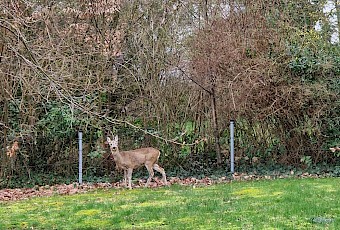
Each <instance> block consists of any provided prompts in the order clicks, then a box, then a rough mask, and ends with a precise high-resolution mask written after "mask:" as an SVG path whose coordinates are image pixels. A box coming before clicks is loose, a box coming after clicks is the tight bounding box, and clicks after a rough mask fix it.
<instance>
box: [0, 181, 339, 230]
mask: <svg viewBox="0 0 340 230" xmlns="http://www.w3.org/2000/svg"><path fill="white" fill-rule="evenodd" d="M0 229H340V178H325V179H278V180H262V181H249V182H232V183H226V184H217V185H212V186H207V187H192V186H180V185H172V186H170V187H163V188H157V189H134V190H125V189H120V190H117V189H108V190H96V191H92V192H89V193H86V194H78V195H70V196H57V195H56V196H53V197H41V198H32V199H29V200H22V201H15V202H14V201H10V202H1V203H0Z"/></svg>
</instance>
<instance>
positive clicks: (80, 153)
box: [78, 130, 83, 184]
mask: <svg viewBox="0 0 340 230" xmlns="http://www.w3.org/2000/svg"><path fill="white" fill-rule="evenodd" d="M78 143H79V167H78V169H79V171H78V172H79V173H78V177H79V184H82V183H83V132H82V131H81V130H79V131H78Z"/></svg>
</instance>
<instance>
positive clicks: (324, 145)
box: [0, 0, 340, 187]
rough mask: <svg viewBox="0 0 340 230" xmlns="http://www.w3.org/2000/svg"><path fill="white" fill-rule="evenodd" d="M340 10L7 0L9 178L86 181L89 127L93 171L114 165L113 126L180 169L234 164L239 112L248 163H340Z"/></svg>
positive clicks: (131, 144)
mask: <svg viewBox="0 0 340 230" xmlns="http://www.w3.org/2000/svg"><path fill="white" fill-rule="evenodd" d="M327 2H332V3H333V8H332V9H331V10H330V11H327V12H325V10H324V9H325V4H326V3H327ZM339 5H340V3H339V1H338V0H333V1H316V0H315V1H314V0H313V1H310V0H290V1H288V0H273V1H266V0H211V1H208V0H204V1H203V0H195V1H192V0H187V1H178V0H170V1H163V0H149V1H146V0H136V1H129V0H116V1H115V0H95V1H89V0H82V1H79V0H74V1H65V0H55V1H47V0H40V1H39V0H29V1H22V0H2V1H1V2H0V82H1V87H0V186H1V187H9V186H12V183H13V181H18V180H22V181H24V182H23V183H26V182H27V181H30V180H33V178H35V179H36V180H40V181H42V182H43V181H46V180H50V182H52V183H53V182H54V181H53V180H57V179H56V178H59V177H61V178H69V179H70V181H73V180H74V178H75V177H76V175H77V172H78V168H77V164H78V145H77V142H78V140H77V138H78V137H77V132H78V130H83V132H84V134H83V137H84V140H83V141H84V155H85V156H84V160H83V162H84V170H85V172H84V173H85V176H88V177H92V178H94V177H102V176H108V175H112V174H114V172H115V166H114V163H113V162H112V160H111V159H110V158H109V153H108V148H107V146H106V145H105V138H106V135H112V134H113V133H115V134H118V135H119V136H120V140H121V143H120V145H121V147H120V148H121V149H125V150H127V149H133V148H138V147H143V146H154V147H157V148H159V149H160V150H161V152H162V156H161V159H160V161H161V162H160V163H161V165H162V166H164V168H165V169H166V170H167V172H172V173H174V174H176V173H183V172H186V173H189V174H190V173H197V172H202V173H208V172H212V171H214V170H216V169H218V168H223V169H225V168H226V162H228V159H229V150H228V149H229V120H231V119H233V120H235V122H236V137H235V138H236V140H235V147H236V160H237V162H236V163H237V165H238V167H239V169H240V170H241V168H242V167H243V168H250V167H268V166H270V165H285V166H289V167H301V168H308V167H312V166H315V165H323V166H327V167H328V166H332V167H333V166H335V167H337V168H338V170H339V172H340V169H339V152H335V153H332V152H330V151H329V148H330V147H334V146H337V145H340V128H339V127H340V116H339V114H340V97H339V95H340V77H339V71H340V46H339V33H340V32H339V31H340V29H339V25H340V23H339V21H340V16H339V14H340V8H339ZM331 17H333V18H334V17H335V18H336V19H337V21H331V20H330V18H331ZM316 25H319V26H318V27H316ZM334 34H335V35H334ZM334 36H335V37H337V39H334ZM15 141H18V143H19V150H18V151H16V152H15V154H6V153H7V149H6V147H7V146H9V147H11V146H12V145H13V143H14V142H15ZM37 175H40V176H37ZM55 182H57V181H55Z"/></svg>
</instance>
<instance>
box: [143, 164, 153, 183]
mask: <svg viewBox="0 0 340 230" xmlns="http://www.w3.org/2000/svg"><path fill="white" fill-rule="evenodd" d="M145 167H146V169H147V170H148V172H149V178H148V180H147V181H146V184H145V187H148V186H149V183H150V182H151V180H152V178H153V176H154V172H153V169H152V167H151V166H150V165H147V164H145Z"/></svg>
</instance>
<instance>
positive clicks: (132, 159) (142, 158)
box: [107, 136, 167, 189]
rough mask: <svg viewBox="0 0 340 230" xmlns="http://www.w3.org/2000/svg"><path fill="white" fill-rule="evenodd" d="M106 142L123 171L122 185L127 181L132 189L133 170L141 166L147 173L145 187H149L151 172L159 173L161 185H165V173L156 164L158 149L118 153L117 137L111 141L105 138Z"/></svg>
mask: <svg viewBox="0 0 340 230" xmlns="http://www.w3.org/2000/svg"><path fill="white" fill-rule="evenodd" d="M107 142H108V144H109V145H110V151H111V154H112V156H113V159H114V161H115V162H116V165H117V167H118V168H121V169H123V170H124V184H125V186H126V181H127V180H128V187H129V189H131V188H132V187H131V177H132V171H133V169H135V168H138V167H140V166H142V165H145V167H146V169H147V170H148V172H149V178H148V180H147V181H146V184H145V187H148V186H149V183H150V181H151V180H152V178H153V176H154V172H153V170H156V171H158V172H160V173H161V174H162V176H163V178H162V181H163V183H164V184H165V185H166V184H167V182H166V175H165V171H164V169H163V168H161V167H160V166H159V165H158V164H157V161H158V158H159V155H160V151H159V150H158V149H155V148H151V147H149V148H141V149H135V150H130V151H121V152H120V151H119V149H118V136H114V137H113V140H111V138H110V137H107Z"/></svg>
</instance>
